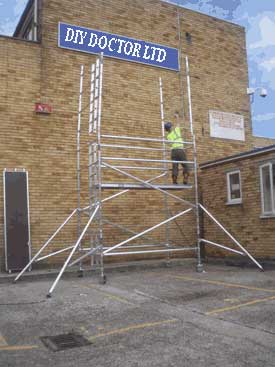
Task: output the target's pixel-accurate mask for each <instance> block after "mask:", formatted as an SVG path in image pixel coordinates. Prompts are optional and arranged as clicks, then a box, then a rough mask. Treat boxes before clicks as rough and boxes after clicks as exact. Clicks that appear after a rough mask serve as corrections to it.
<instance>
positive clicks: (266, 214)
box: [259, 161, 275, 217]
mask: <svg viewBox="0 0 275 367" xmlns="http://www.w3.org/2000/svg"><path fill="white" fill-rule="evenodd" d="M273 165H274V161H270V162H266V163H263V164H261V165H260V166H259V170H260V192H261V209H262V217H274V216H275V203H274V185H273V176H272V166H273ZM265 167H269V178H270V186H271V187H270V193H271V211H269V212H267V211H265V209H264V181H263V173H262V172H263V171H262V170H263V168H265Z"/></svg>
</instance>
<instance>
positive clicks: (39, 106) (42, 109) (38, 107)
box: [35, 103, 52, 113]
mask: <svg viewBox="0 0 275 367" xmlns="http://www.w3.org/2000/svg"><path fill="white" fill-rule="evenodd" d="M35 112H36V113H52V106H50V105H49V104H46V103H36V104H35Z"/></svg>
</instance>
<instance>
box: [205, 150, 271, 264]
mask: <svg viewBox="0 0 275 367" xmlns="http://www.w3.org/2000/svg"><path fill="white" fill-rule="evenodd" d="M274 158H275V155H274V153H269V154H267V153H266V154H262V155H258V156H255V157H253V158H246V159H242V160H239V161H236V162H232V163H224V164H220V165H217V166H215V167H209V168H204V169H202V172H201V176H200V180H201V186H202V191H203V203H204V206H205V207H206V208H207V209H208V210H209V211H210V212H211V213H212V214H213V215H214V216H215V217H216V218H217V219H218V220H219V221H220V222H221V223H222V224H223V225H224V226H225V227H226V229H227V230H228V231H229V232H230V233H231V234H232V235H233V236H234V237H235V238H236V239H237V240H238V241H239V242H240V243H241V244H242V245H243V246H244V247H245V248H246V249H247V250H248V251H250V252H251V254H252V255H253V256H256V257H258V258H274V256H275V248H274V218H262V217H261V215H262V209H261V190H260V172H259V166H260V165H261V164H262V163H263V162H268V161H269V160H272V159H273V160H274ZM238 169H239V170H240V174H241V185H242V203H241V204H234V205H228V204H227V184H226V173H227V172H229V171H233V170H238ZM203 228H204V238H206V239H208V240H210V241H214V242H216V243H220V244H225V245H229V246H231V248H235V249H237V247H236V246H234V245H233V246H232V241H231V240H229V238H228V237H227V236H226V235H225V234H223V232H222V231H221V230H220V229H219V228H218V227H217V225H215V224H214V223H213V222H212V221H211V220H209V219H208V217H207V215H204V222H203ZM206 254H207V255H209V256H231V255H230V253H229V252H225V251H223V250H219V249H217V248H213V247H208V246H207V251H206Z"/></svg>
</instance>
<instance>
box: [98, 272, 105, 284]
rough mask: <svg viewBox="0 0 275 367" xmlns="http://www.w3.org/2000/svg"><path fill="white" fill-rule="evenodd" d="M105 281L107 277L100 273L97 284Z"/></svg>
mask: <svg viewBox="0 0 275 367" xmlns="http://www.w3.org/2000/svg"><path fill="white" fill-rule="evenodd" d="M106 281H107V277H106V275H105V274H104V275H102V276H101V277H100V278H99V284H106Z"/></svg>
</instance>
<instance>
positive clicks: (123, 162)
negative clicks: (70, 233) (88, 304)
mask: <svg viewBox="0 0 275 367" xmlns="http://www.w3.org/2000/svg"><path fill="white" fill-rule="evenodd" d="M185 67H186V84H187V97H188V114H189V128H190V136H191V139H190V141H184V142H183V149H186V150H188V151H189V152H192V157H193V158H192V160H186V161H184V162H182V161H173V160H171V159H170V150H171V149H170V148H171V147H170V145H171V144H172V142H171V141H169V140H166V138H165V129H164V123H165V116H164V100H163V84H162V79H161V78H159V91H160V92H159V95H160V122H161V128H160V131H161V137H160V138H145V137H137V136H121V135H106V134H102V126H101V112H102V91H103V55H100V56H99V57H97V59H96V62H95V63H94V64H92V65H91V71H90V80H89V84H90V88H89V97H90V98H89V104H88V107H89V142H88V182H89V194H88V196H89V197H88V199H89V205H88V206H86V207H84V208H81V192H82V188H81V161H82V156H81V141H80V140H81V120H82V115H83V112H84V109H85V108H84V107H83V93H84V89H83V83H84V66H83V65H82V66H81V70H80V89H79V106H78V126H77V205H78V207H77V208H76V209H74V210H73V211H72V213H71V214H70V215H69V216H68V218H66V220H65V221H64V222H63V223H62V224H61V225H60V226H59V227H58V228H57V230H56V231H55V232H54V233H53V235H52V236H51V237H50V238H49V239H48V240H47V241H46V242H45V244H44V245H43V246H42V247H41V248H40V250H39V251H38V252H37V253H36V254H35V256H34V257H33V258H32V259H31V260H30V262H29V263H28V264H27V265H26V267H25V268H24V269H23V270H22V271H21V272H20V273H19V274H18V275H17V276H16V278H15V280H14V282H16V281H17V280H18V279H19V278H20V277H21V276H22V274H23V273H24V272H25V271H26V270H27V269H29V267H30V265H31V264H32V263H35V262H38V261H41V260H44V259H47V258H49V257H52V256H55V255H57V254H60V253H62V252H66V251H69V255H68V256H67V258H66V260H65V262H64V264H63V266H62V268H61V270H60V272H59V274H58V276H57V278H56V279H55V281H54V283H53V285H52V286H51V288H50V290H49V292H48V295H47V297H51V295H52V292H53V291H54V289H55V287H56V286H57V283H58V282H59V280H60V278H61V276H62V275H63V273H64V271H65V270H66V269H67V268H68V267H71V266H74V265H76V264H79V271H80V273H82V272H83V261H84V260H86V259H87V258H90V259H91V265H92V267H95V268H99V269H100V282H101V283H103V284H104V283H105V282H106V276H105V272H104V258H105V257H108V256H123V255H127V256H129V255H138V254H139V255H148V254H166V256H167V261H169V260H170V256H171V254H173V253H176V252H183V251H193V253H194V254H195V255H196V258H197V271H198V272H202V271H203V264H202V259H201V244H202V243H204V244H206V245H211V246H215V247H219V248H222V249H224V250H228V251H230V252H233V253H235V254H238V255H242V256H245V255H246V256H248V257H249V258H250V259H251V260H252V261H253V262H254V263H255V264H256V265H257V266H258V268H260V269H261V270H263V268H262V266H261V265H260V264H259V263H258V262H257V261H256V260H255V259H254V257H253V256H252V255H251V254H250V253H249V252H248V251H247V250H246V249H245V248H244V247H243V246H242V245H241V244H240V243H239V242H238V241H237V240H236V239H235V237H233V236H232V235H231V233H230V232H228V231H227V229H225V228H224V226H223V225H222V224H221V223H220V222H219V221H218V220H217V219H216V218H215V217H214V216H213V215H212V214H211V213H210V212H209V211H208V210H207V209H206V208H205V207H204V206H203V205H202V204H201V203H200V202H199V188H198V165H197V149H196V139H195V134H194V129H193V116H192V99H191V83H190V70H189V62H188V57H187V56H186V57H185ZM108 149H112V151H115V152H117V151H125V152H129V151H132V152H143V153H144V154H145V153H146V154H149V153H150V154H154V153H156V154H158V155H161V158H159V157H158V159H155V158H151V157H149V158H144V157H143V156H142V155H141V153H139V155H138V156H137V157H136V156H135V157H130V158H129V157H125V156H121V155H120V154H118V155H111V156H110V155H106V154H107V153H106V152H108ZM112 162H113V163H112ZM172 163H176V164H182V163H184V164H187V165H188V166H189V167H190V168H191V169H192V177H193V180H192V181H193V182H192V185H191V184H183V185H175V184H172V185H171V184H169V183H168V182H169V181H168V176H169V167H170V165H171V164H172ZM141 164H142V165H141ZM103 170H104V171H109V172H115V173H116V174H117V175H118V174H119V175H120V176H121V177H122V178H123V180H122V181H121V180H119V182H105V181H104V180H103V176H104V175H103ZM140 170H141V171H146V170H148V171H149V172H153V171H159V174H158V175H156V176H154V177H151V178H150V179H144V178H140V177H139V175H138V173H136V172H138V171H140ZM125 178H127V181H126V180H125ZM160 180H161V183H160V182H159V181H160ZM103 190H104V191H105V190H106V191H107V192H109V190H112V192H113V191H114V190H119V192H116V193H115V194H113V193H112V194H111V195H109V196H105V197H103ZM132 190H151V192H158V193H161V194H162V196H163V206H164V212H165V219H164V220H162V221H161V222H159V223H157V224H155V225H153V226H151V227H148V228H147V229H145V230H143V231H140V232H137V231H133V230H132V229H129V228H127V227H125V226H123V225H121V224H117V223H114V222H112V221H110V220H109V219H108V218H106V217H104V215H103V206H104V205H105V203H106V202H108V201H112V200H114V199H115V198H117V197H119V196H121V195H125V194H126V193H127V192H129V191H132ZM183 190H193V193H194V199H195V200H194V202H191V201H189V200H186V199H183V198H182V195H179V192H180V193H182V192H183ZM168 199H173V200H175V201H176V202H179V203H181V205H182V210H180V211H179V212H178V213H176V214H173V213H171V210H170V209H169V203H168ZM190 212H193V213H195V218H196V219H195V220H196V224H195V229H196V243H195V244H193V245H192V246H177V245H176V244H175V243H173V241H172V240H171V233H170V232H171V231H170V227H169V224H170V223H171V222H173V221H174V222H175V221H176V220H177V218H179V217H183V216H186V215H187V214H188V213H190ZM202 212H203V213H204V214H206V215H207V216H208V217H209V218H210V219H211V220H213V221H214V222H215V223H216V225H217V226H218V227H219V228H220V229H221V230H222V231H223V232H224V233H225V234H226V235H227V236H228V237H229V238H230V239H231V240H232V241H233V243H234V244H235V245H236V247H237V248H238V250H236V249H233V248H230V247H228V246H224V245H222V244H218V243H216V242H213V241H211V240H209V239H205V238H202V236H201V233H200V216H201V214H202ZM74 216H77V241H76V242H75V244H74V245H72V246H69V247H66V248H64V249H61V250H58V251H54V252H52V253H50V254H48V255H46V256H40V254H41V253H42V252H43V251H44V250H45V249H46V248H47V247H48V246H49V245H50V243H51V242H52V240H53V239H54V238H55V237H56V235H57V234H58V233H59V232H60V231H61V230H62V229H63V228H64V227H65V226H66V224H67V223H68V222H69V221H70V220H71V219H72V218H73V217H74ZM82 217H85V218H86V221H85V225H84V226H82V222H83V219H82ZM106 223H108V224H109V225H111V226H112V227H114V228H119V229H120V230H123V231H124V232H125V233H127V234H128V235H129V237H128V238H126V239H124V240H122V241H119V242H118V243H116V244H113V245H111V246H110V245H109V246H106V245H105V243H104V231H103V227H104V224H106ZM160 227H165V231H164V233H165V234H164V237H165V238H164V239H163V241H161V243H149V244H148V243H147V244H139V243H138V244H135V243H133V241H135V240H137V239H140V238H146V239H147V240H148V239H150V237H148V236H147V235H148V233H150V232H152V231H154V230H155V229H157V228H160ZM87 235H88V237H89V246H88V247H84V246H83V239H84V236H87ZM39 256H40V257H39Z"/></svg>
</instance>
